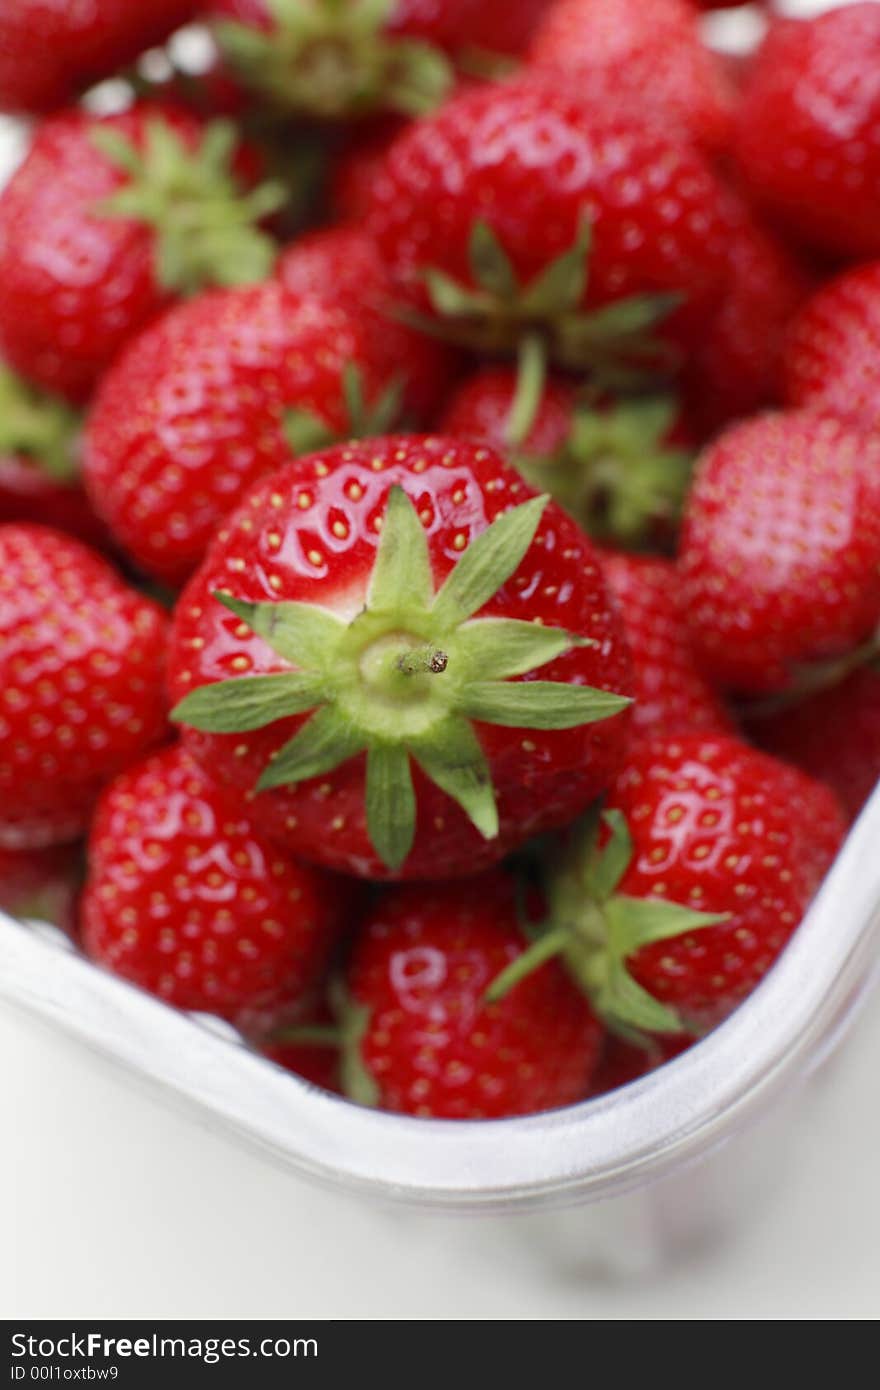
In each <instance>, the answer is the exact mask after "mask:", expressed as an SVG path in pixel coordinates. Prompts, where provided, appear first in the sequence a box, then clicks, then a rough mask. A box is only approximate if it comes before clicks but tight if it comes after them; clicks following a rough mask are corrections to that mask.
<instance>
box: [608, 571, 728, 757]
mask: <svg viewBox="0 0 880 1390" xmlns="http://www.w3.org/2000/svg"><path fill="white" fill-rule="evenodd" d="M602 569H603V571H604V574H605V578H606V579H607V580H608V584H609V586H610V588H611V592H612V594H613V596H614V598H615V599H616V601H617V604H618V608H619V611H620V618H621V621H622V623H623V627H624V632H625V633H626V638H627V641H628V642H629V647H630V651H631V653H632V662H633V675H634V677H635V686H636V700H635V704H634V706H633V731H634V732H635V733H638V734H642V735H643V734H683V733H698V732H699V733H709V734H716V733H717V734H729V733H733V731H734V725H733V720H732V719H731V717H730V715H729V714H728V712H727V710H726V709H725V708H724V705H723V704H722V702H721V699H720V698H719V696H718V695H717V694H716V692H715V691H714V690H713V689H712V687H711V686H710V685H709V683H708V681H706V680H705V678H704V677H703V675H702V674H701V672H700V671H698V669H697V665H696V662H695V661H694V657H693V653H692V651H691V648H690V634H689V632H688V626H687V619H686V616H685V613H684V609H683V606H682V602H681V593H680V582H679V577H678V574H677V573H676V569H675V565H674V564H673V563H672V562H671V561H670V560H662V559H660V558H658V557H655V556H648V555H625V554H623V553H622V552H621V553H617V554H614V553H612V552H610V551H606V552H605V553H604V554H603V555H602Z"/></svg>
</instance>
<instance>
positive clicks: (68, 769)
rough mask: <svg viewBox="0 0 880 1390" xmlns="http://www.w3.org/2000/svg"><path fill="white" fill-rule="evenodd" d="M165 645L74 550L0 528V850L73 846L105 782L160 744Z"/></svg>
mask: <svg viewBox="0 0 880 1390" xmlns="http://www.w3.org/2000/svg"><path fill="white" fill-rule="evenodd" d="M167 638H168V623H167V619H166V617H165V614H164V613H163V612H162V610H161V609H160V608H159V607H158V605H157V604H155V603H153V602H151V601H150V600H148V599H145V598H143V597H142V596H141V595H140V594H139V593H137V592H136V591H135V590H134V589H131V588H129V586H128V585H127V584H125V583H123V581H122V580H121V579H120V578H119V576H118V575H117V574H116V572H115V571H114V570H113V569H111V567H110V566H109V565H108V564H107V563H106V562H105V561H104V560H102V559H101V558H100V557H99V556H98V555H96V554H94V552H92V551H90V550H88V549H87V548H86V547H85V546H84V545H81V544H80V543H79V541H75V540H74V539H73V538H72V537H69V536H65V535H62V534H61V532H58V531H51V530H49V529H48V528H45V527H41V526H27V525H8V526H0V690H2V695H0V750H2V752H0V804H2V810H0V846H3V847H5V848H9V849H27V848H39V847H40V846H44V845H51V844H57V843H63V842H64V841H66V840H74V839H76V838H77V837H78V836H79V835H81V834H82V833H83V832H84V831H85V830H86V828H87V826H88V823H89V817H90V815H91V813H92V810H93V807H94V804H95V801H96V799H97V797H98V793H99V792H100V790H101V787H102V786H103V785H104V783H105V782H107V781H108V780H109V779H110V778H111V777H114V776H115V775H116V774H117V773H118V772H121V771H122V770H123V769H124V768H125V767H127V766H128V765H129V764H130V763H131V762H132V761H134V760H135V759H136V758H138V757H140V756H141V754H142V753H144V752H145V751H147V750H148V749H149V748H150V747H151V746H152V745H154V744H156V743H158V742H159V741H161V739H162V738H164V737H165V735H166V733H167V725H166V722H165V700H164V691H163V678H164V667H165V651H166V645H167Z"/></svg>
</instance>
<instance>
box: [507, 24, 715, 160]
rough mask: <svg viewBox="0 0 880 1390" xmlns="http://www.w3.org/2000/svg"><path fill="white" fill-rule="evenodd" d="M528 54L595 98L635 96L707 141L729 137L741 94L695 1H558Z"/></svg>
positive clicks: (640, 103)
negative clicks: (703, 33) (703, 29)
mask: <svg viewBox="0 0 880 1390" xmlns="http://www.w3.org/2000/svg"><path fill="white" fill-rule="evenodd" d="M528 56H529V62H530V63H531V64H532V65H533V66H534V67H536V68H538V69H541V70H544V71H547V72H549V73H551V74H552V75H553V76H554V78H563V79H572V80H573V82H574V83H576V85H577V89H578V91H579V92H581V93H582V94H583V95H584V96H586V97H588V98H589V99H590V100H591V101H595V102H596V103H599V102H618V101H629V102H631V103H634V104H635V105H636V106H637V108H640V109H642V110H645V109H648V110H650V111H651V112H652V114H654V115H655V117H657V118H659V119H661V120H663V121H668V122H669V123H670V124H671V125H672V126H673V127H681V129H682V130H684V131H685V132H687V133H688V134H689V135H691V136H692V137H693V138H695V139H696V140H698V141H699V142H700V143H701V144H705V145H709V146H712V147H717V146H719V145H722V144H724V143H725V141H726V139H727V136H728V133H729V129H730V117H731V108H732V104H733V92H732V89H731V87H730V85H729V83H728V81H727V78H726V75H725V73H724V70H723V68H722V66H721V63H720V62H719V61H718V59H717V58H716V56H715V54H713V53H711V52H710V51H709V49H708V48H706V47H705V45H704V44H703V42H702V40H701V38H700V33H699V28H698V24H697V16H696V15H695V14H694V11H693V8H692V6H691V5H690V4H689V3H688V0H557V3H556V4H554V5H551V6H549V7H548V8H547V10H546V13H545V17H544V20H543V22H542V24H541V25H540V27H539V29H538V31H537V33H536V34H535V37H534V39H533V40H532V44H531V47H530V49H529V55H528Z"/></svg>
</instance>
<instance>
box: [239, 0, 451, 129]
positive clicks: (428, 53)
mask: <svg viewBox="0 0 880 1390" xmlns="http://www.w3.org/2000/svg"><path fill="white" fill-rule="evenodd" d="M396 8H397V0H266V9H267V11H268V13H269V18H270V21H271V23H270V27H269V28H268V29H265V30H263V29H259V28H256V27H254V26H253V25H251V24H243V23H239V22H237V21H234V20H219V21H217V22H216V23H215V24H214V33H215V35H216V37H217V41H218V43H219V45H220V48H221V51H222V52H223V54H224V56H225V58H226V59H227V61H228V62H229V64H230V66H231V67H232V68H233V69H234V71H235V72H237V73H238V75H239V77H240V78H241V79H242V81H243V82H244V83H245V84H246V85H247V86H248V87H251V88H255V89H256V90H258V91H259V92H260V93H261V94H262V95H263V96H264V98H267V99H268V100H269V101H270V102H271V103H272V104H273V105H275V106H276V107H279V108H281V109H282V110H284V111H288V112H296V113H299V114H302V115H309V116H315V117H318V118H319V119H321V120H336V119H341V118H343V117H349V116H359V115H365V114H370V113H372V112H375V111H396V112H399V113H400V114H401V115H405V116H421V115H424V114H425V113H426V112H428V111H432V110H433V109H434V108H435V107H436V106H438V105H439V104H440V102H441V101H442V100H443V98H444V97H445V96H446V95H447V93H448V92H449V91H450V89H451V88H452V85H453V82H454V79H455V73H454V69H453V66H452V64H451V62H450V60H449V59H448V58H447V57H446V55H445V54H444V53H442V52H441V51H440V50H439V49H437V48H435V47H434V46H433V45H431V44H429V43H426V42H423V41H421V40H418V39H410V38H406V37H403V36H398V35H396V34H392V33H388V32H387V26H388V23H389V21H390V20H391V19H392V18H393V15H394V12H395V9H396Z"/></svg>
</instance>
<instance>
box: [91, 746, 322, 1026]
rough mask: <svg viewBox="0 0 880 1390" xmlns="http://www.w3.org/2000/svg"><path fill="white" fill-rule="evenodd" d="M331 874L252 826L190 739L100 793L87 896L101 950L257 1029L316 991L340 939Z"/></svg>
mask: <svg viewBox="0 0 880 1390" xmlns="http://www.w3.org/2000/svg"><path fill="white" fill-rule="evenodd" d="M339 901H340V897H339V895H337V893H336V889H335V886H334V884H333V882H332V881H331V880H330V879H329V878H325V877H324V876H323V875H321V874H318V873H316V872H315V870H313V869H308V868H304V867H303V866H302V865H299V864H296V863H294V862H293V861H292V860H290V859H289V858H287V857H286V856H285V855H282V854H280V853H279V851H278V850H277V849H276V848H275V847H273V846H272V845H271V844H269V843H267V842H266V841H265V840H264V839H262V838H261V837H260V835H259V834H258V833H257V832H256V831H255V829H254V827H253V826H252V824H251V822H250V820H249V819H248V817H247V816H246V815H244V814H242V808H241V803H240V799H238V798H234V797H233V798H231V797H229V795H228V794H227V793H224V792H223V791H221V790H220V789H219V788H218V787H216V786H215V785H214V784H213V783H212V782H211V781H210V780H209V779H208V777H207V776H206V775H205V773H204V772H203V771H202V769H201V768H200V767H199V765H198V764H197V763H196V762H195V760H194V759H193V758H191V757H190V755H189V754H188V753H187V752H186V751H185V750H184V749H182V748H180V747H175V748H169V749H166V750H165V751H164V752H162V753H158V754H156V755H155V756H154V757H152V758H149V759H148V760H147V761H146V762H144V763H141V764H139V765H138V766H137V767H135V768H132V769H130V770H129V771H128V772H126V773H124V774H123V775H122V776H121V777H119V778H117V779H116V781H114V782H113V783H112V784H111V785H110V786H109V787H108V788H107V789H106V791H105V792H104V794H103V796H102V798H101V801H100V804H99V806H98V811H97V814H96V816H95V821H94V824H93V826H92V830H91V836H90V842H89V874H88V879H87V882H86V886H85V890H84V893H83V899H82V904H81V911H80V917H81V931H82V940H83V945H84V947H85V949H86V951H87V953H88V954H89V955H90V956H91V958H92V959H93V960H96V961H98V962H99V963H100V964H102V965H105V966H106V967H107V968H108V969H110V970H112V971H113V972H114V973H115V974H117V975H121V976H122V977H123V978H125V979H127V980H131V981H132V982H133V983H135V984H138V985H140V986H141V988H142V989H147V990H149V991H150V992H151V993H153V994H156V995H158V996H159V997H160V998H161V999H164V1000H166V1001H167V1002H168V1003H170V1004H175V1005H177V1006H178V1007H179V1008H182V1009H194V1010H197V1011H200V1012H204V1013H214V1014H219V1015H220V1017H222V1018H226V1019H230V1020H234V1021H236V1022H238V1023H239V1024H240V1025H241V1026H243V1027H244V1028H246V1029H247V1030H251V1029H253V1028H254V1027H255V1026H258V1025H259V1026H261V1027H265V1026H267V1024H269V1023H272V1022H274V1021H277V1020H278V1018H279V1017H283V1016H285V1015H287V1014H289V1013H291V1012H293V1013H295V1011H296V1008H297V1007H298V1006H299V1007H301V1006H302V1005H303V1001H308V999H309V996H310V994H311V992H312V991H313V990H314V989H315V988H316V987H317V985H318V982H319V979H320V976H321V972H322V970H323V969H324V968H325V967H326V964H327V961H328V959H329V956H330V953H331V951H332V949H333V946H334V944H335V941H336V937H337V934H338V927H339V925H340V922H339V912H338V907H339Z"/></svg>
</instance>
